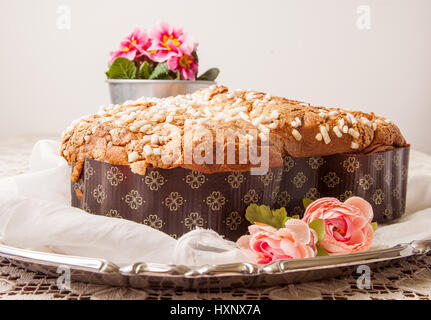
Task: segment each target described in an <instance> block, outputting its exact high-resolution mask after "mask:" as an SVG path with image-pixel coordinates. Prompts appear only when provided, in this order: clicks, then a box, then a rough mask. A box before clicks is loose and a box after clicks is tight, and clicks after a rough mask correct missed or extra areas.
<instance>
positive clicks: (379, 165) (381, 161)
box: [373, 154, 385, 171]
mask: <svg viewBox="0 0 431 320" xmlns="http://www.w3.org/2000/svg"><path fill="white" fill-rule="evenodd" d="M373 166H374V168H376V170H377V171H380V170H382V169H383V168H384V167H385V158H384V157H383V156H382V155H381V154H379V155H377V156H376V158H375V159H374V161H373Z"/></svg>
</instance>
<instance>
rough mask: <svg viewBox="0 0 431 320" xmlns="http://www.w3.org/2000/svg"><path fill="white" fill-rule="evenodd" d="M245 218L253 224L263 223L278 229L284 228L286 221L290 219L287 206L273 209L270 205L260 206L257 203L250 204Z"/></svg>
mask: <svg viewBox="0 0 431 320" xmlns="http://www.w3.org/2000/svg"><path fill="white" fill-rule="evenodd" d="M245 218H246V219H247V220H248V221H249V222H250V223H251V224H255V223H262V224H265V225H268V226H271V227H274V228H276V229H280V228H283V227H284V225H285V223H286V221H287V220H289V219H290V217H288V216H287V211H286V209H285V208H280V209H277V210H271V209H270V207H268V206H265V205H262V206H258V205H257V204H251V205H249V206H248V208H247V210H246V212H245Z"/></svg>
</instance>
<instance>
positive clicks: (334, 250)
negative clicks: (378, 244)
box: [302, 197, 374, 255]
mask: <svg viewBox="0 0 431 320" xmlns="http://www.w3.org/2000/svg"><path fill="white" fill-rule="evenodd" d="M316 219H321V220H323V221H324V222H325V237H324V238H323V240H322V241H320V242H319V244H318V245H319V246H320V247H322V248H323V249H325V250H326V251H327V252H328V253H329V254H330V255H336V254H347V253H355V252H363V251H367V250H368V249H369V248H370V246H371V242H372V241H373V236H374V232H373V227H372V226H371V220H372V219H373V208H372V207H371V205H370V204H369V203H368V202H367V201H365V200H364V199H362V198H359V197H353V198H350V199H348V200H346V201H345V202H344V203H342V202H340V201H338V200H337V199H335V198H322V199H319V200H316V201H314V202H313V203H311V204H310V205H309V206H308V207H307V209H306V210H305V214H304V217H303V218H302V220H303V221H305V222H306V223H307V224H309V223H310V222H312V221H313V220H316Z"/></svg>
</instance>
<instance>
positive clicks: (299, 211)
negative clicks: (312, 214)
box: [292, 206, 304, 216]
mask: <svg viewBox="0 0 431 320" xmlns="http://www.w3.org/2000/svg"><path fill="white" fill-rule="evenodd" d="M292 213H293V215H297V216H300V215H302V214H303V213H304V208H301V207H300V206H296V207H295V208H293V210H292Z"/></svg>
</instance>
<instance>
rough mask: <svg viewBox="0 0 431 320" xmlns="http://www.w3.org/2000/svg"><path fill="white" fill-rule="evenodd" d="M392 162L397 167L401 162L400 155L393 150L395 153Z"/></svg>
mask: <svg viewBox="0 0 431 320" xmlns="http://www.w3.org/2000/svg"><path fill="white" fill-rule="evenodd" d="M393 162H394V165H395V167H398V166H399V165H400V163H401V156H400V154H399V153H398V152H396V151H395V154H394V158H393Z"/></svg>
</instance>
